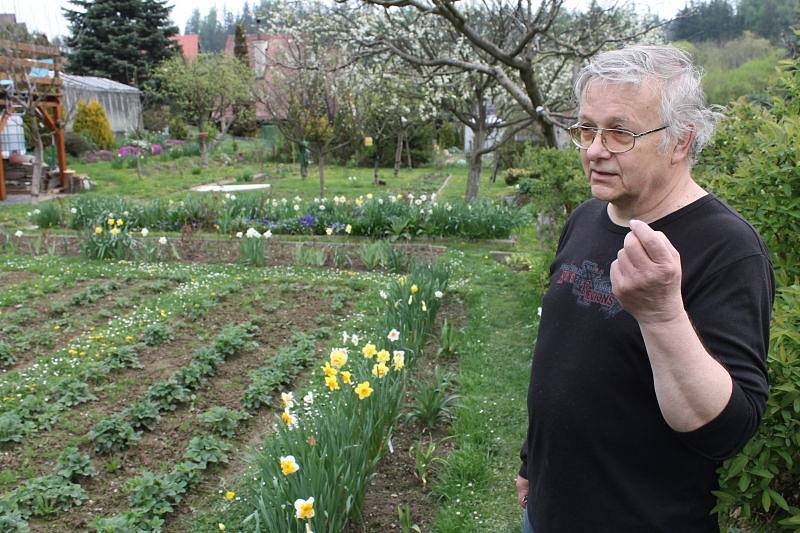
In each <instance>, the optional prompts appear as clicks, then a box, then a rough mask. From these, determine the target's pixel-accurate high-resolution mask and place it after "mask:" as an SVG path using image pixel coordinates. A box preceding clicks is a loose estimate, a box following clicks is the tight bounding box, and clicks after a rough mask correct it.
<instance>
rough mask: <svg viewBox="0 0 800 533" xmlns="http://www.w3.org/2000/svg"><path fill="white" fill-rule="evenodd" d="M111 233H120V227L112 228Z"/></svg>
mask: <svg viewBox="0 0 800 533" xmlns="http://www.w3.org/2000/svg"><path fill="white" fill-rule="evenodd" d="M109 233H111V235H119V228H111V230H110V231H109Z"/></svg>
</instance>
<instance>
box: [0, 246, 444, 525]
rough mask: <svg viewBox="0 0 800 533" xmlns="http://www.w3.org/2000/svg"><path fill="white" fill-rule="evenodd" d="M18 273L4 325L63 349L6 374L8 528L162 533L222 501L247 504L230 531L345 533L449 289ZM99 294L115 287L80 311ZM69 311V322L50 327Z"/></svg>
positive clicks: (41, 267) (12, 263)
mask: <svg viewBox="0 0 800 533" xmlns="http://www.w3.org/2000/svg"><path fill="white" fill-rule="evenodd" d="M2 264H3V267H2V268H3V269H4V271H5V272H4V273H3V274H2V277H0V280H3V281H5V282H6V283H5V284H4V285H3V286H2V287H0V317H3V319H4V320H2V324H3V325H4V326H5V324H6V323H7V321H6V320H5V318H6V317H16V319H17V322H19V323H21V324H23V325H24V324H25V322H24V320H23V319H24V318H25V315H26V314H27V315H29V318H30V320H31V321H32V322H31V323H32V324H35V325H36V327H35V330H36V331H38V332H43V331H47V332H48V333H55V334H56V335H55V336H56V337H57V343H58V344H57V345H55V346H54V347H53V348H52V349H51V350H50V351H49V352H46V351H42V352H41V355H40V356H39V357H38V359H36V360H35V361H33V360H31V359H26V360H24V361H21V362H16V363H12V364H11V365H8V366H7V368H6V369H5V371H4V373H3V374H2V380H0V471H2V474H1V475H0V529H2V530H3V531H24V530H25V529H24V528H25V527H26V526H25V524H27V523H30V525H32V526H33V527H34V529H35V530H37V531H72V530H82V529H89V530H93V529H94V530H97V531H135V530H145V531H148V530H158V529H159V528H161V527H162V525H163V523H164V521H165V520H170V519H174V518H170V517H171V516H173V515H174V514H175V513H176V512H177V514H178V515H187V513H189V509H188V507H187V506H186V505H185V499H187V498H188V500H189V501H190V502H191V501H203V498H204V496H203V495H204V494H205V495H206V496H208V494H209V493H215V492H216V491H222V493H223V495H227V496H230V497H229V498H227V499H226V498H224V497H223V498H222V501H223V503H224V505H223V508H222V509H219V512H220V513H222V515H223V517H222V518H220V520H219V521H218V522H217V523H216V524H215V526H217V527H218V528H219V529H221V528H224V527H226V524H227V527H230V528H233V530H237V529H243V530H249V529H256V530H257V529H259V528H260V529H261V530H262V531H276V530H281V531H283V530H286V531H290V530H297V531H306V530H307V529H314V530H317V531H341V527H342V526H343V524H345V523H346V522H347V520H348V519H352V517H353V516H355V514H356V513H357V511H358V508H359V505H360V502H361V501H362V498H363V495H364V489H365V483H366V480H367V479H368V475H369V473H370V472H371V470H372V469H373V468H374V466H375V464H376V462H377V461H378V460H379V458H380V456H381V454H382V453H383V451H384V449H385V446H386V443H387V441H388V438H389V435H390V431H391V427H392V425H393V424H394V422H395V418H396V415H397V412H398V408H399V403H400V399H401V397H402V394H403V390H404V388H405V385H406V380H407V378H406V369H407V368H408V367H410V366H413V363H414V358H415V356H416V354H418V353H419V350H420V348H421V346H422V344H423V342H424V341H425V338H426V335H427V334H428V332H429V330H430V327H431V324H432V320H433V317H434V316H435V313H436V311H437V310H438V308H439V304H440V301H441V297H442V295H443V291H444V289H445V286H446V278H447V276H446V273H445V272H444V271H442V270H441V269H430V268H418V269H415V270H414V271H413V272H412V273H410V274H408V277H407V278H398V277H397V276H384V275H378V274H369V273H358V274H356V273H353V272H320V271H316V270H308V269H296V268H260V269H253V268H246V267H241V266H230V265H229V266H208V265H186V264H159V263H156V264H153V263H130V262H117V263H99V262H87V261H83V260H78V259H64V258H54V257H49V256H44V257H19V256H13V255H11V256H9V255H6V256H4V257H3V262H2ZM16 272H29V273H31V274H29V275H27V276H25V277H24V279H23V278H21V277H19V276H18V275H15V274H13V273H16ZM92 288H94V292H93V293H92V294H94V295H95V296H96V295H97V293H98V292H102V293H103V294H101V295H100V296H99V297H97V298H96V299H95V300H93V302H92V303H90V304H88V305H87V304H85V303H81V301H82V300H80V298H78V299H76V300H75V301H76V302H77V303H75V304H74V308H73V307H70V306H69V305H67V307H66V311H64V306H63V305H62V304H64V302H67V303H70V302H73V299H75V298H76V295H85V294H87V293H88V292H89V291H90V289H92ZM103 291H105V292H103ZM53 306H55V307H56V308H57V309H59V310H60V312H63V315H64V317H65V318H64V320H68V321H69V322H68V323H63V324H61V323H59V322H58V321H54V320H53V319H49V318H46V317H43V316H42V315H43V313H44V312H47V310H48V309H52V308H53ZM26 310H29V311H30V312H27V313H26ZM84 311H91V312H84ZM13 321H14V320H12V322H13ZM56 326H59V327H58V329H54V328H55V327H56ZM345 328H346V329H347V330H348V331H350V332H351V334H350V335H348V336H347V338H346V339H344V338H342V339H341V340H338V339H339V334H340V331H341V330H342V329H345ZM0 346H1V345H0ZM320 354H324V356H323V355H320ZM0 355H2V353H0ZM322 357H324V358H325V359H326V360H327V363H326V365H324V369H323V368H321V367H322V365H321V363H319V362H318V360H319V359H320V358H322ZM309 365H311V367H312V368H313V370H312V372H311V374H309V375H308V376H306V377H305V378H302V376H305V375H306V374H302V369H303V368H304V367H306V366H309ZM297 376H301V378H302V379H301V378H298V377H297ZM297 379H301V381H297ZM303 379H305V380H309V381H308V384H307V385H304V386H302V390H301V388H300V385H299V384H300V383H304V382H305V381H303ZM292 390H294V391H295V394H296V396H295V397H292V396H290V395H285V394H284V395H283V397H282V404H281V403H280V401H277V400H276V397H277V396H276V395H277V394H278V393H279V392H284V393H288V392H289V391H292ZM301 398H302V399H301ZM303 400H305V401H303ZM273 425H275V426H276V427H275V428H273ZM262 439H263V446H262V447H261V451H260V452H259V453H258V455H257V459H256V461H257V462H256V464H258V468H257V471H258V473H259V474H260V477H259V476H256V477H257V480H255V481H252V482H251V479H252V472H248V473H247V475H246V476H244V475H242V476H237V474H239V473H241V472H242V471H243V470H244V467H243V466H242V464H243V463H242V461H243V460H244V458H245V456H246V453H245V449H246V444H247V443H257V442H260V441H262ZM226 463H229V464H228V466H227V467H226V468H223V466H222V465H225V464H226ZM292 465H294V466H292ZM295 468H296V470H294V471H293V469H295ZM209 471H210V472H212V473H211V474H209V473H208V472H209ZM218 478H222V479H224V481H223V482H222V485H220V486H217V485H216V484H215V483H214V482H213V481H212V480H213V479H218ZM273 478H274V479H273ZM262 481H263V483H264V484H263V485H262V483H261V482H262ZM267 483H269V484H272V486H273V487H274V484H275V483H278V487H279V489H280V490H272V489H268V490H262V487H266V484H267ZM231 495H233V496H231ZM275 498H278V499H277V500H275ZM312 498H313V500H312ZM301 500H302V501H301ZM181 502H184V504H183V505H182V504H181ZM273 504H274V505H273ZM314 517H316V518H314ZM186 520H191V517H189V518H187V517H186V516H183V517H182V518H181V522H182V523H183V522H186ZM219 524H222V526H219ZM277 524H279V525H277ZM276 527H277V528H278V529H275V528H276ZM286 528H288V529H286Z"/></svg>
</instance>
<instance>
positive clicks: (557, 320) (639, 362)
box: [520, 194, 774, 533]
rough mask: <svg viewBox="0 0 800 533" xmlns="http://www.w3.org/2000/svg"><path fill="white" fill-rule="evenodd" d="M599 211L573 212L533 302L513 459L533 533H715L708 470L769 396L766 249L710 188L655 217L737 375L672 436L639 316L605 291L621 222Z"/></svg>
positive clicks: (696, 312) (717, 353)
mask: <svg viewBox="0 0 800 533" xmlns="http://www.w3.org/2000/svg"><path fill="white" fill-rule="evenodd" d="M606 208H607V204H606V203H605V202H601V201H598V200H590V201H588V202H586V203H584V204H583V205H582V206H580V207H579V208H578V209H577V210H576V211H575V212H574V213H573V215H572V216H571V217H570V220H569V221H568V223H567V225H566V227H565V228H564V231H563V233H562V236H561V239H560V241H559V246H558V251H557V254H556V258H555V260H554V262H553V264H552V265H551V269H550V286H549V289H548V291H547V292H546V294H545V296H544V299H543V302H542V308H543V312H542V318H541V322H540V326H539V335H538V339H537V342H536V348H535V352H534V357H533V366H532V369H531V383H530V387H529V391H528V416H529V425H528V434H527V439H526V441H525V444H524V445H523V449H522V452H521V454H520V455H521V459H522V461H523V464H522V468H521V469H520V475H521V476H523V477H525V478H527V479H528V480H529V482H530V494H529V501H528V512H529V516H530V519H531V522H532V524H533V527H534V531H536V533H551V532H570V533H578V532H582V531H587V532H589V531H591V532H592V533H597V532H602V531H608V532H622V531H624V532H636V531H642V532H645V531H646V532H648V533H650V532H655V531H665V532H676V531H680V532H682V533H691V532H712V531H713V532H715V533H716V532H717V531H719V528H718V525H717V518H716V516H713V515H710V514H709V513H710V511H711V509H712V507H713V506H714V504H715V501H714V496H713V495H712V494H711V491H712V490H714V489H715V488H716V487H717V486H718V483H717V477H716V474H715V471H716V469H717V468H718V467H719V465H720V462H721V461H722V460H724V459H726V458H728V457H730V456H732V455H734V454H736V453H737V452H738V451H739V450H740V449H741V448H742V447H743V446H744V445H745V444H746V442H747V441H748V440H749V439H750V438H751V437H752V435H753V434H754V432H755V431H756V428H757V426H758V423H759V421H760V419H761V415H762V413H763V410H764V405H765V403H766V399H767V388H768V385H767V370H766V353H767V347H768V342H769V321H770V313H771V308H772V300H773V295H774V277H773V273H772V266H771V264H770V261H769V256H768V254H767V251H766V247H765V246H764V244H763V242H762V240H761V238H760V237H759V236H758V234H757V233H756V232H755V230H754V229H753V228H752V226H750V225H749V224H748V223H747V222H746V221H745V220H744V219H742V218H741V217H740V216H739V215H738V214H737V213H735V212H734V211H733V210H731V209H730V208H729V207H727V206H726V205H725V204H724V203H722V202H721V201H720V200H719V199H717V198H716V197H715V196H713V195H710V194H709V195H707V196H705V197H703V198H701V199H699V200H697V201H695V202H693V203H691V204H690V205H688V206H685V207H683V208H682V209H680V210H678V211H675V212H674V213H671V214H669V215H667V216H666V217H664V218H662V219H661V220H658V221H656V222H654V223H652V224H651V227H652V228H653V229H655V230H657V231H663V232H664V234H665V235H666V236H667V237H668V238H669V240H670V242H671V243H672V245H673V246H674V247H675V248H676V249H677V250H678V252H679V253H680V256H681V268H682V286H681V289H682V294H683V299H684V307H685V308H686V310H687V313H688V315H689V318H690V319H691V321H692V323H693V325H694V327H695V330H696V331H697V333H698V335H699V337H700V339H701V341H702V343H703V345H704V346H705V348H706V349H707V350H708V352H709V353H710V354H711V355H712V356H713V357H715V358H716V359H717V360H718V361H719V362H720V363H721V364H722V365H723V366H724V367H725V368H726V369H727V371H728V372H729V373H730V375H731V377H732V379H733V393H732V395H731V399H730V401H729V402H728V404H727V406H726V407H725V408H724V410H723V411H722V413H720V414H719V415H718V416H717V417H716V418H715V419H714V420H712V421H711V422H709V423H708V424H706V425H704V426H703V427H701V428H699V429H697V430H694V431H690V432H686V433H680V432H676V431H674V430H673V429H671V428H670V427H669V426H668V425H667V423H666V422H665V421H664V418H663V416H662V414H661V411H660V408H659V406H658V402H657V400H656V395H655V389H654V385H653V374H652V370H651V367H650V363H649V359H648V356H647V351H646V349H645V345H644V340H643V339H642V335H641V332H640V330H639V325H638V323H637V322H636V320H635V319H634V318H633V316H631V315H630V314H629V313H627V312H626V311H625V310H623V309H622V307H621V306H620V304H619V302H618V301H617V300H616V298H615V297H614V295H613V294H612V292H611V282H610V279H609V269H610V265H611V262H612V261H613V260H614V259H616V255H617V252H618V250H619V249H620V248H622V246H623V239H624V238H625V234H626V233H627V232H628V231H629V230H628V228H625V227H621V226H617V225H616V224H614V223H613V222H612V221H611V220H610V218H609V217H608V214H607V210H606Z"/></svg>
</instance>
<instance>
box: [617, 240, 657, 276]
mask: <svg viewBox="0 0 800 533" xmlns="http://www.w3.org/2000/svg"><path fill="white" fill-rule="evenodd" d="M622 249H623V250H624V251H625V256H626V257H627V258H628V261H629V262H630V264H631V266H632V267H633V268H635V269H643V268H646V267H647V265H649V264H650V263H652V262H653V260H652V259H651V258H650V256H649V255H648V254H647V252H645V250H644V246H642V243H641V241H640V240H639V238H638V237H637V236H636V234H634V233H633V232H632V231H629V232H628V234H627V235H626V236H625V244H624V245H623V248H622Z"/></svg>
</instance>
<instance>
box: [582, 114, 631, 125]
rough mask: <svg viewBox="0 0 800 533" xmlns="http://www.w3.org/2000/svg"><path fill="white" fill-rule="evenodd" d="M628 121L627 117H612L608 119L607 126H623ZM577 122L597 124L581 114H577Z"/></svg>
mask: <svg viewBox="0 0 800 533" xmlns="http://www.w3.org/2000/svg"><path fill="white" fill-rule="evenodd" d="M629 121H630V119H629V118H628V117H623V116H614V117H611V118H609V119H608V123H609V124H621V125H623V126H624V125H625V124H627V123H628V122H629ZM578 122H593V123H595V124H596V123H597V121H596V120H592V119H591V118H589V117H587V116H586V115H584V114H583V113H579V114H578Z"/></svg>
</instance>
